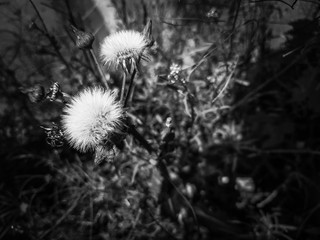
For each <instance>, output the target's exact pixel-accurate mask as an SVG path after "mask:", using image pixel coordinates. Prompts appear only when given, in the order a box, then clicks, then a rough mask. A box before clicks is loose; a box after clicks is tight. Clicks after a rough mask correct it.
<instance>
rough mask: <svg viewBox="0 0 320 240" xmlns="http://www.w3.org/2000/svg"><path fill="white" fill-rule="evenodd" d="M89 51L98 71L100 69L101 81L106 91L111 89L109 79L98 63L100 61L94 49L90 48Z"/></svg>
mask: <svg viewBox="0 0 320 240" xmlns="http://www.w3.org/2000/svg"><path fill="white" fill-rule="evenodd" d="M89 51H90V54H91V56H92V58H93V60H94V63H95V64H96V66H97V69H98V71H99V74H100V76H101V81H102V83H103V84H104V86H105V87H106V89H109V85H108V82H107V79H106V77H105V75H104V73H103V71H102V69H101V66H100V64H99V62H98V59H97V57H96V55H95V54H94V52H93V49H92V48H90V50H89Z"/></svg>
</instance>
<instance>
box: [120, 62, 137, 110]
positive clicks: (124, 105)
mask: <svg viewBox="0 0 320 240" xmlns="http://www.w3.org/2000/svg"><path fill="white" fill-rule="evenodd" d="M136 73H137V70H136V68H134V69H133V73H132V75H131V78H130V83H129V88H128V92H127V95H126V99H125V100H124V103H123V107H124V108H125V107H126V106H127V104H128V100H129V97H130V95H131V91H132V85H133V80H134V77H135V76H136Z"/></svg>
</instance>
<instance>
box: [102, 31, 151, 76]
mask: <svg viewBox="0 0 320 240" xmlns="http://www.w3.org/2000/svg"><path fill="white" fill-rule="evenodd" d="M148 46H149V40H148V39H147V38H145V37H144V35H143V34H141V33H139V32H137V31H132V30H130V31H120V32H117V33H115V34H112V35H110V36H108V37H106V38H105V39H104V40H103V42H102V44H101V48H100V54H101V58H102V61H103V62H104V64H106V65H108V66H111V67H118V66H122V67H123V68H124V70H126V71H128V72H130V70H131V69H132V67H135V68H138V64H139V60H140V59H148V51H149V50H148Z"/></svg>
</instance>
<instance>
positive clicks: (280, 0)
mask: <svg viewBox="0 0 320 240" xmlns="http://www.w3.org/2000/svg"><path fill="white" fill-rule="evenodd" d="M250 2H252V3H259V2H281V3H283V4H285V5H287V6H289V7H290V8H291V9H294V6H295V5H296V3H297V2H298V0H295V1H294V2H293V3H292V4H290V3H287V2H286V1H283V0H251V1H250Z"/></svg>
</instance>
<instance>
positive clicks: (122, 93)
mask: <svg viewBox="0 0 320 240" xmlns="http://www.w3.org/2000/svg"><path fill="white" fill-rule="evenodd" d="M126 79H127V74H126V73H125V72H124V73H123V79H122V86H121V97H120V102H122V101H123V97H124V90H125V86H126Z"/></svg>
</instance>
